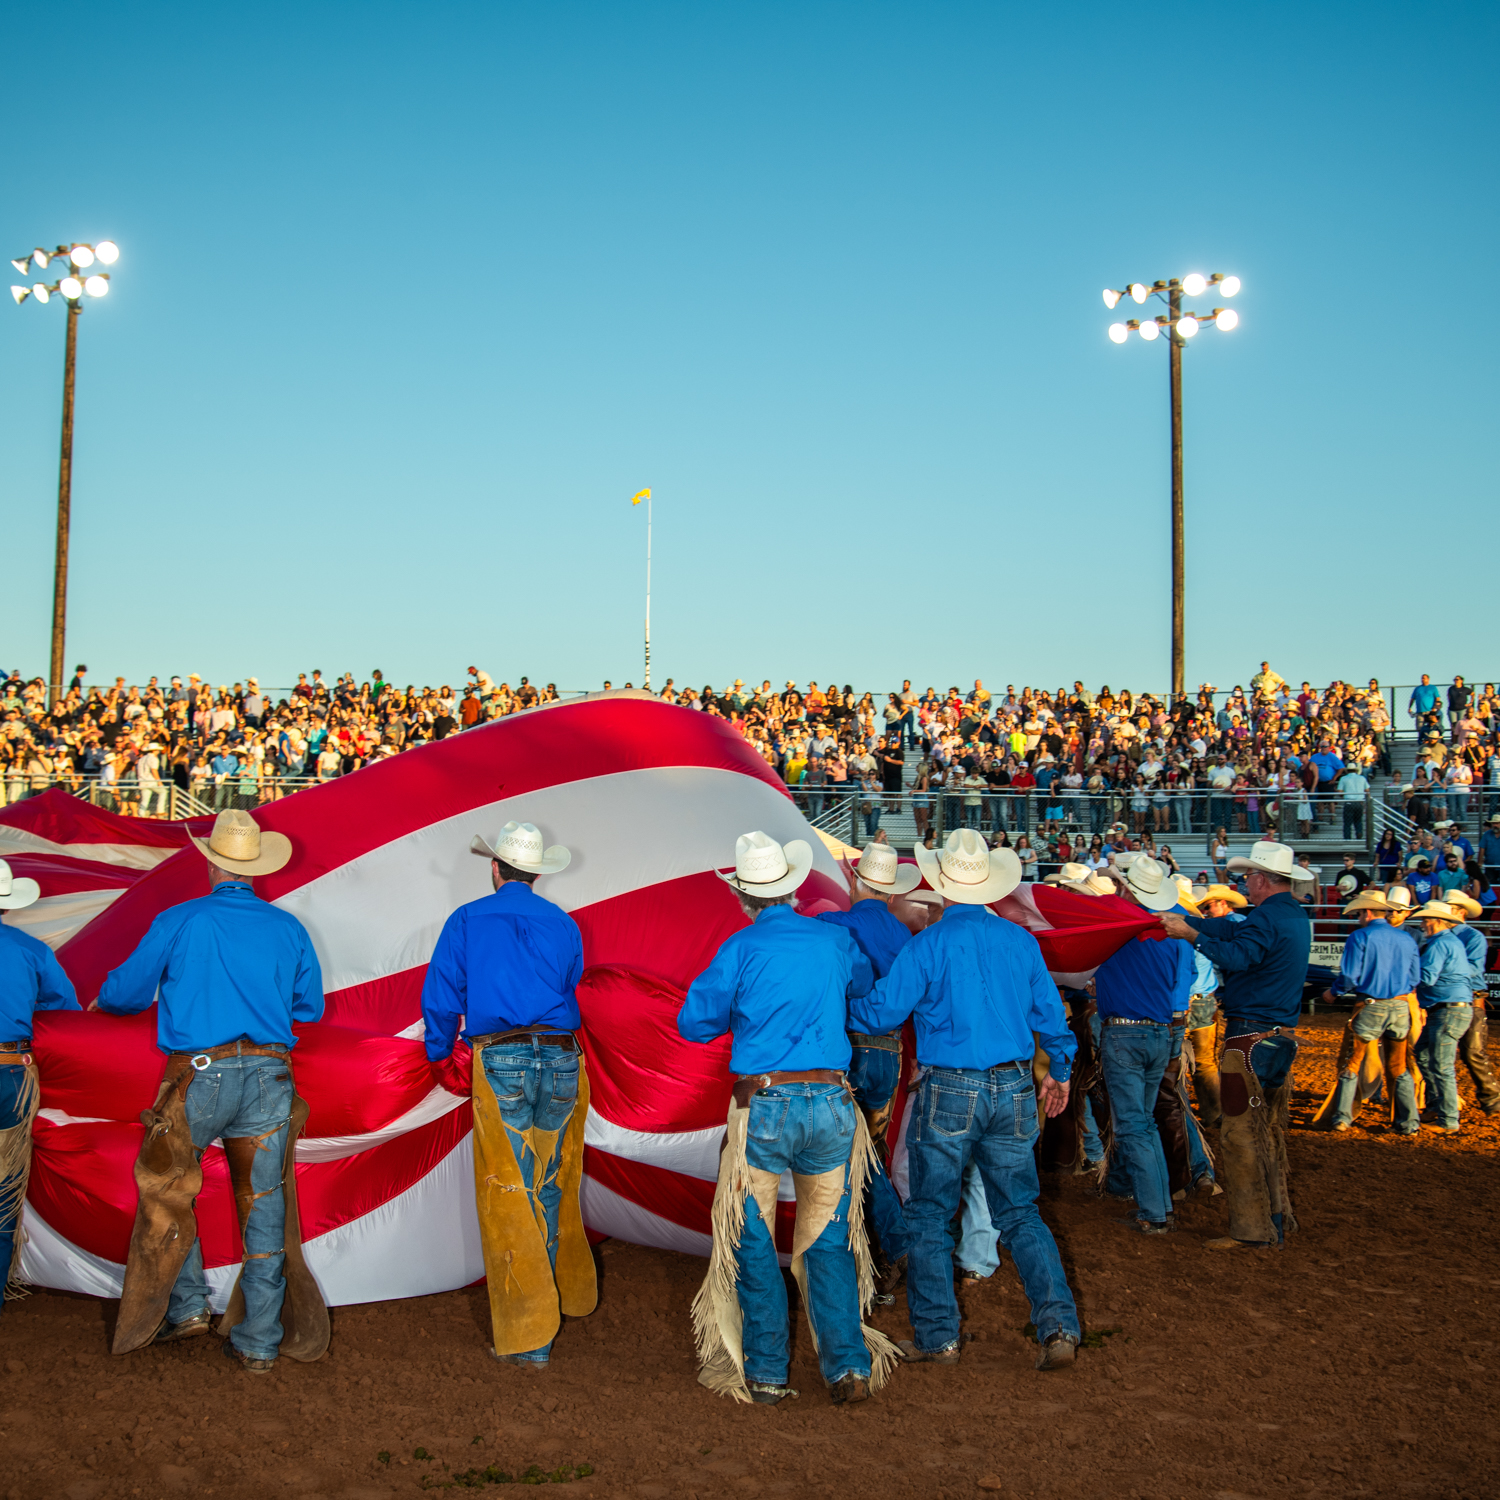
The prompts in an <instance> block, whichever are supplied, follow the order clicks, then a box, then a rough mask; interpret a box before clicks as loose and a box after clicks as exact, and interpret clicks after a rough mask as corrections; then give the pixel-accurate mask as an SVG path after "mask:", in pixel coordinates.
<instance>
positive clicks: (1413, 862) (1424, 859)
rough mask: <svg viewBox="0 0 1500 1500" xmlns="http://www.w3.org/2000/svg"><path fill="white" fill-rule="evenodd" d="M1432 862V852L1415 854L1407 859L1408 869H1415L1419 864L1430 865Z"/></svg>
mask: <svg viewBox="0 0 1500 1500" xmlns="http://www.w3.org/2000/svg"><path fill="white" fill-rule="evenodd" d="M1431 863H1432V856H1431V855H1430V854H1413V855H1412V857H1411V858H1410V859H1409V860H1407V862H1406V868H1407V869H1408V870H1415V869H1416V868H1417V866H1418V865H1430V864H1431Z"/></svg>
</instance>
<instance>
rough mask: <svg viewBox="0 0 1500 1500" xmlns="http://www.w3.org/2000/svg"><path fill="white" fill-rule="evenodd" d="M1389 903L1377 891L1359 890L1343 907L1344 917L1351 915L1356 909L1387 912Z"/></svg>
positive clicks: (1389, 906) (1389, 907)
mask: <svg viewBox="0 0 1500 1500" xmlns="http://www.w3.org/2000/svg"><path fill="white" fill-rule="evenodd" d="M1390 909H1391V904H1390V902H1389V901H1387V900H1386V899H1385V897H1384V896H1383V895H1382V894H1381V893H1380V892H1379V891H1361V892H1360V893H1359V895H1357V896H1356V897H1355V898H1354V899H1353V900H1352V901H1351V902H1350V903H1349V904H1348V905H1347V906H1346V907H1345V908H1344V913H1343V914H1344V915H1345V916H1346V917H1349V916H1353V915H1354V913H1355V912H1357V911H1378V912H1388V911H1389V910H1390Z"/></svg>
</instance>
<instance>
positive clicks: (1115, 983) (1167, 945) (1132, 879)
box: [1094, 854, 1212, 1234]
mask: <svg viewBox="0 0 1500 1500" xmlns="http://www.w3.org/2000/svg"><path fill="white" fill-rule="evenodd" d="M1121 877H1122V880H1121V883H1122V886H1123V892H1122V893H1123V894H1124V895H1125V896H1126V897H1127V898H1128V899H1130V900H1132V901H1134V902H1135V903H1136V904H1137V905H1138V906H1142V907H1144V908H1145V909H1146V910H1147V911H1154V912H1162V911H1171V910H1172V909H1173V908H1174V907H1176V908H1177V909H1179V910H1181V908H1180V907H1179V905H1178V888H1177V885H1176V883H1175V882H1174V881H1173V879H1172V877H1171V876H1170V875H1169V874H1168V873H1167V869H1166V867H1165V866H1164V865H1162V864H1159V863H1158V862H1157V861H1156V860H1154V859H1151V858H1149V857H1148V856H1146V855H1144V854H1137V855H1136V856H1135V857H1134V858H1132V859H1130V860H1129V861H1127V862H1126V863H1125V864H1124V865H1123V867H1121ZM1195 976H1196V970H1195V967H1194V963H1193V950H1192V947H1191V945H1190V944H1188V943H1184V942H1178V941H1174V940H1172V939H1170V938H1169V939H1166V940H1159V939H1156V938H1148V937H1140V938H1137V939H1135V940H1134V941H1133V942H1129V943H1126V944H1125V945H1124V946H1123V947H1121V948H1119V949H1117V950H1116V951H1115V952H1114V953H1112V954H1111V955H1110V956H1109V958H1107V959H1106V960H1105V961H1104V962H1103V963H1102V964H1100V966H1099V968H1098V970H1097V971H1096V972H1095V974H1094V999H1095V1003H1096V1004H1097V1006H1098V1011H1099V1024H1100V1027H1101V1041H1100V1048H1099V1052H1100V1068H1101V1071H1102V1072H1103V1075H1104V1083H1105V1087H1106V1088H1107V1089H1108V1091H1109V1110H1110V1118H1111V1123H1112V1124H1113V1127H1114V1145H1115V1156H1116V1159H1117V1160H1118V1162H1119V1164H1120V1169H1121V1170H1120V1172H1119V1174H1118V1176H1117V1177H1116V1180H1115V1183H1114V1184H1112V1185H1111V1191H1115V1189H1116V1188H1118V1189H1120V1190H1121V1191H1122V1193H1129V1194H1130V1195H1131V1196H1133V1197H1134V1198H1135V1201H1136V1212H1135V1213H1134V1214H1133V1215H1131V1216H1130V1217H1129V1218H1126V1219H1124V1220H1122V1221H1121V1222H1122V1223H1126V1224H1129V1225H1130V1226H1131V1227H1132V1228H1133V1229H1136V1230H1138V1231H1139V1232H1140V1233H1142V1234H1165V1233H1166V1232H1167V1229H1168V1227H1169V1221H1170V1219H1171V1215H1172V1189H1171V1185H1170V1181H1169V1173H1168V1170H1167V1159H1166V1155H1165V1152H1164V1151H1163V1147H1162V1139H1161V1134H1160V1132H1159V1131H1158V1130H1157V1126H1156V1119H1155V1113H1156V1105H1157V1100H1158V1097H1159V1096H1160V1093H1161V1085H1162V1078H1163V1076H1164V1075H1165V1073H1166V1071H1167V1067H1168V1065H1169V1064H1170V1063H1171V1062H1172V1060H1173V1058H1174V1057H1176V1056H1177V1055H1178V1053H1179V1052H1180V1050H1181V1032H1180V1031H1179V1030H1178V1028H1179V1027H1180V1026H1185V1024H1186V1020H1187V1014H1188V1007H1189V1004H1190V1002H1191V1000H1192V994H1193V981H1194V978H1195ZM1211 1182H1212V1178H1210V1183H1211Z"/></svg>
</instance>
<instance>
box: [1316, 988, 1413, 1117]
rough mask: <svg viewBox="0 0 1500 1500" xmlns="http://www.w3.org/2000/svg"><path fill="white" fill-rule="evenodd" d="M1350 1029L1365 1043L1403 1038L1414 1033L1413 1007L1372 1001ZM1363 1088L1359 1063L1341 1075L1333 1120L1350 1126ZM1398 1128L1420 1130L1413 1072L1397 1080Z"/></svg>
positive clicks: (1351, 1024)
mask: <svg viewBox="0 0 1500 1500" xmlns="http://www.w3.org/2000/svg"><path fill="white" fill-rule="evenodd" d="M1350 1030H1352V1031H1353V1033H1354V1035H1355V1036H1356V1037H1358V1038H1359V1040H1360V1041H1362V1042H1373V1041H1378V1040H1379V1039H1380V1038H1381V1037H1387V1036H1388V1037H1390V1038H1392V1039H1393V1040H1395V1041H1398V1042H1399V1041H1400V1040H1402V1039H1403V1038H1404V1037H1406V1036H1408V1035H1410V1033H1411V1009H1410V1007H1409V1006H1408V1005H1407V1003H1406V1001H1405V1000H1371V1001H1368V1002H1367V1003H1366V1004H1365V1006H1364V1007H1363V1008H1362V1009H1361V1010H1360V1011H1359V1012H1358V1014H1357V1015H1356V1016H1355V1017H1354V1019H1353V1021H1351V1022H1350ZM1358 1087H1359V1065H1358V1062H1357V1061H1356V1063H1355V1064H1354V1066H1352V1067H1350V1068H1349V1069H1348V1070H1347V1071H1345V1072H1343V1073H1340V1074H1339V1082H1338V1093H1337V1094H1336V1095H1335V1096H1334V1101H1333V1123H1334V1124H1335V1125H1348V1124H1349V1123H1350V1122H1351V1121H1352V1120H1353V1119H1354V1093H1355V1090H1356V1089H1357V1088H1358ZM1395 1091H1396V1129H1397V1131H1399V1132H1400V1133H1401V1134H1402V1135H1412V1134H1414V1133H1415V1132H1416V1129H1417V1094H1416V1090H1415V1088H1414V1087H1413V1086H1412V1081H1411V1074H1410V1073H1402V1074H1400V1075H1399V1076H1398V1077H1397V1079H1396V1085H1395Z"/></svg>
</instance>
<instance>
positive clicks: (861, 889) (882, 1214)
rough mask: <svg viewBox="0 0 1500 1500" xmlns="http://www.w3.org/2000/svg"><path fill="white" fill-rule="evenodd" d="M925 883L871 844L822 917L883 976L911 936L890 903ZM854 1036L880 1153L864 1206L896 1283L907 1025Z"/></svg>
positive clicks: (889, 1281) (903, 1237) (901, 1235)
mask: <svg viewBox="0 0 1500 1500" xmlns="http://www.w3.org/2000/svg"><path fill="white" fill-rule="evenodd" d="M921 883H922V872H921V871H920V870H918V869H917V867H916V866H915V865H902V864H901V863H900V862H899V861H898V860H897V858H896V851H895V850H894V849H893V848H891V846H890V845H889V844H880V843H875V844H866V845H865V848H864V852H863V853H862V854H861V855H860V857H859V863H858V865H856V866H855V867H854V869H853V870H851V871H849V909H848V911H825V912H820V913H819V914H818V921H820V922H831V923H832V924H833V925H834V926H836V927H844V928H847V929H848V931H849V932H850V933H851V934H852V936H853V938H854V941H855V942H856V943H857V944H858V945H859V949H860V952H862V953H863V954H864V955H865V957H866V958H867V959H869V960H870V967H871V969H872V970H873V971H874V974H875V978H876V979H884V978H885V976H886V975H887V974H889V973H890V971H891V965H892V964H893V963H895V961H896V955H897V954H898V953H900V951H901V950H902V949H903V948H904V947H905V946H906V945H907V943H909V942H910V941H911V932H910V931H909V930H908V928H907V926H906V924H905V923H904V922H901V921H899V920H898V919H897V918H896V917H894V916H892V914H891V910H890V903H891V901H892V899H893V898H894V897H897V896H904V895H906V894H908V893H909V892H910V891H913V890H915V889H916V888H917V887H918V886H919V885H921ZM849 1043H850V1045H851V1046H852V1048H853V1049H854V1054H853V1057H852V1059H851V1060H850V1063H849V1087H850V1088H852V1089H853V1090H854V1102H855V1103H856V1104H857V1105H859V1107H860V1109H861V1110H863V1111H864V1116H865V1124H866V1125H867V1126H868V1127H869V1131H870V1139H871V1141H873V1142H874V1145H875V1154H876V1155H877V1156H878V1157H879V1158H880V1170H879V1171H878V1172H876V1173H874V1174H873V1175H872V1176H871V1178H870V1184H869V1187H868V1188H867V1189H866V1192H865V1211H866V1213H867V1215H868V1220H867V1224H868V1227H869V1229H870V1230H871V1231H872V1233H871V1237H870V1238H871V1244H870V1248H871V1250H872V1251H873V1252H874V1255H875V1263H876V1266H877V1268H878V1270H879V1273H880V1279H881V1283H882V1286H883V1287H886V1288H889V1287H892V1286H894V1285H895V1284H897V1282H898V1281H899V1278H900V1274H901V1267H902V1264H903V1263H904V1261H905V1260H906V1253H907V1249H908V1236H907V1232H906V1221H905V1219H904V1218H903V1217H902V1213H901V1200H900V1198H898V1197H897V1196H896V1190H895V1188H893V1187H892V1186H891V1179H890V1178H889V1176H887V1174H886V1170H885V1168H886V1162H887V1159H888V1156H887V1147H886V1131H887V1129H888V1127H889V1125H890V1122H891V1109H892V1105H893V1104H894V1102H895V1098H896V1085H897V1084H898V1083H899V1082H900V1081H901V1033H900V1031H893V1032H891V1033H890V1034H889V1035H887V1036H869V1035H867V1034H865V1033H864V1032H860V1031H851V1032H850V1034H849Z"/></svg>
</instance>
